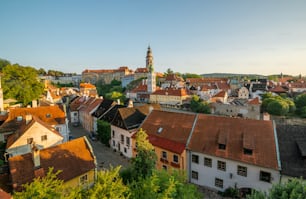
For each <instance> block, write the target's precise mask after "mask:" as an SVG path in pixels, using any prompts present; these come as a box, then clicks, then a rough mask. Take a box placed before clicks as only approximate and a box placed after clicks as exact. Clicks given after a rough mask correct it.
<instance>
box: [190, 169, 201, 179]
mask: <svg viewBox="0 0 306 199" xmlns="http://www.w3.org/2000/svg"><path fill="white" fill-rule="evenodd" d="M191 178H192V179H195V180H198V179H199V173H198V172H196V171H191Z"/></svg>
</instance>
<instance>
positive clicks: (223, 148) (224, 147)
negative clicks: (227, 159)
mask: <svg viewBox="0 0 306 199" xmlns="http://www.w3.org/2000/svg"><path fill="white" fill-rule="evenodd" d="M218 148H219V149H221V150H225V149H226V145H225V144H219V145H218Z"/></svg>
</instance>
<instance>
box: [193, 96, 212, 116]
mask: <svg viewBox="0 0 306 199" xmlns="http://www.w3.org/2000/svg"><path fill="white" fill-rule="evenodd" d="M190 109H191V110H192V111H193V112H196V113H207V114H209V113H210V108H209V104H208V103H207V102H204V101H202V100H201V99H200V97H199V96H197V95H193V96H192V99H191V101H190Z"/></svg>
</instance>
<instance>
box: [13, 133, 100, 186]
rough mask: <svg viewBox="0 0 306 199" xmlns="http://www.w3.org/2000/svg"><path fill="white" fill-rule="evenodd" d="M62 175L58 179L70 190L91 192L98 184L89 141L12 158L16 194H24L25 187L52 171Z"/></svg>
mask: <svg viewBox="0 0 306 199" xmlns="http://www.w3.org/2000/svg"><path fill="white" fill-rule="evenodd" d="M51 167H53V171H54V172H57V171H61V172H60V173H59V174H58V176H57V177H58V179H60V180H63V181H64V184H65V185H67V186H70V187H79V186H81V187H84V188H88V187H90V186H92V185H93V184H94V182H95V178H96V173H97V162H96V157H95V155H94V153H93V150H92V147H91V145H90V143H89V141H88V140H87V138H86V137H82V138H78V139H75V140H72V141H69V142H66V143H64V144H60V145H57V146H54V147H50V148H46V149H42V150H37V149H33V151H32V152H31V153H27V154H23V155H18V156H14V157H11V158H9V169H10V174H11V183H12V186H13V189H14V191H22V185H24V184H26V183H31V182H33V180H34V178H37V177H44V176H45V175H46V174H47V172H48V171H49V168H51Z"/></svg>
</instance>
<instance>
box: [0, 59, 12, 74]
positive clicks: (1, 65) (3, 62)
mask: <svg viewBox="0 0 306 199" xmlns="http://www.w3.org/2000/svg"><path fill="white" fill-rule="evenodd" d="M10 64H11V63H10V62H9V61H7V60H5V59H1V58H0V72H1V71H2V69H3V68H4V67H5V66H7V65H10Z"/></svg>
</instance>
